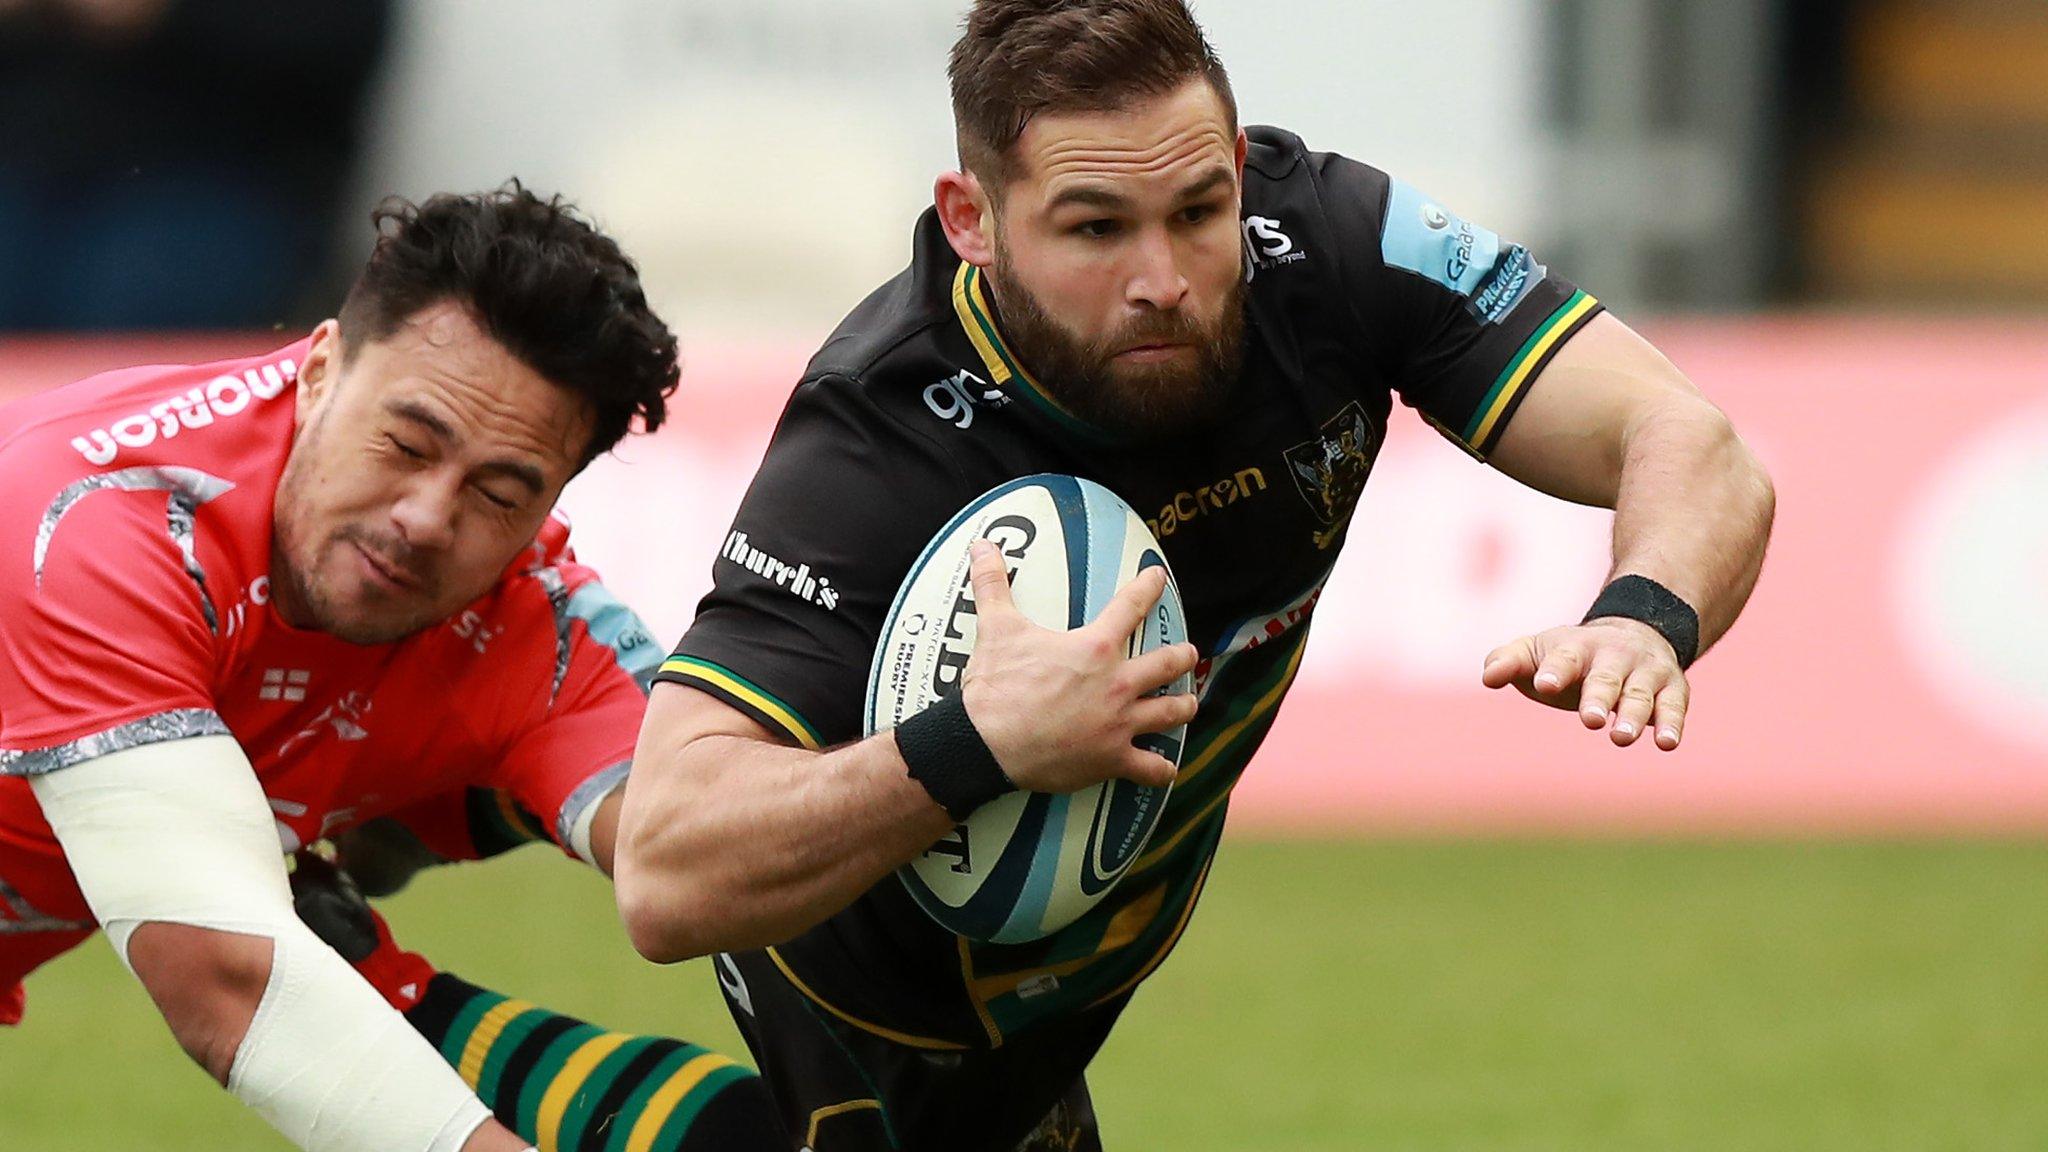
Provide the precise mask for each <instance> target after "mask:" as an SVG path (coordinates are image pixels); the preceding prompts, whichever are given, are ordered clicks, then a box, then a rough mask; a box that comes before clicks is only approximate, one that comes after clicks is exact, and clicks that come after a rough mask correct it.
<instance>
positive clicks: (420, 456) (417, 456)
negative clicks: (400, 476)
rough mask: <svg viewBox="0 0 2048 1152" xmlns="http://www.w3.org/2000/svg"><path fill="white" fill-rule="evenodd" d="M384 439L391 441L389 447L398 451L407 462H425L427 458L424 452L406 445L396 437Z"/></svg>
mask: <svg viewBox="0 0 2048 1152" xmlns="http://www.w3.org/2000/svg"><path fill="white" fill-rule="evenodd" d="M385 439H386V440H389V441H391V446H392V447H393V448H396V449H398V451H399V453H400V454H401V455H403V456H404V457H405V458H406V459H408V460H425V459H426V458H427V454H426V452H424V451H423V450H421V449H418V448H415V447H413V446H412V445H410V444H407V443H406V442H405V441H403V440H400V439H399V438H398V437H396V436H386V437H385Z"/></svg>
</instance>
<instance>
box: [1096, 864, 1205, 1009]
mask: <svg viewBox="0 0 2048 1152" xmlns="http://www.w3.org/2000/svg"><path fill="white" fill-rule="evenodd" d="M1214 863H1216V857H1214V856H1211V857H1209V858H1208V859H1207V860H1204V861H1203V862H1202V874H1201V875H1200V876H1197V877H1195V888H1194V891H1192V892H1190V893H1188V902H1187V906H1186V907H1184V908H1182V909H1181V910H1180V920H1179V921H1178V922H1176V923H1175V924H1174V926H1173V931H1172V932H1171V933H1170V934H1168V936H1167V937H1166V942H1165V943H1164V944H1161V945H1160V946H1159V951H1157V952H1154V953H1153V954H1152V959H1150V960H1147V961H1145V966H1144V967H1143V968H1140V969H1138V971H1137V972H1136V973H1134V974H1132V976H1131V978H1130V979H1129V980H1126V981H1124V982H1123V983H1121V984H1119V985H1117V986H1116V987H1115V988H1112V989H1110V991H1109V994H1108V995H1106V996H1104V997H1102V998H1101V999H1099V1000H1097V1001H1096V1002H1095V1003H1093V1004H1090V1005H1089V1007H1090V1008H1096V1007H1100V1006H1101V1005H1104V1004H1107V1003H1109V1002H1110V1001H1111V1000H1114V999H1116V998H1117V997H1119V996H1121V995H1123V994H1124V993H1126V992H1128V991H1130V990H1131V989H1133V988H1136V987H1137V986H1138V984H1139V983H1140V982H1141V981H1143V980H1144V979H1145V977H1147V976H1150V975H1151V974H1152V973H1153V972H1155V971H1157V970H1158V968H1159V966H1160V965H1161V964H1164V963H1166V956H1167V953H1169V952H1172V951H1173V946H1174V945H1175V944H1178V943H1180V937H1181V933H1183V932H1186V931H1187V930H1188V919H1189V918H1190V917H1192V916H1193V915H1194V914H1195V905H1197V904H1199V903H1201V901H1202V889H1203V888H1204V887H1205V886H1206V885H1207V884H1208V883H1209V866H1210V865H1212V864H1214Z"/></svg>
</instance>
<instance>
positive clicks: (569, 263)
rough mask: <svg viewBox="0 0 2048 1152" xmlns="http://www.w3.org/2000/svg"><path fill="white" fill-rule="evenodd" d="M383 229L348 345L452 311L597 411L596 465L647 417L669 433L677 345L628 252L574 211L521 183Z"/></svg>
mask: <svg viewBox="0 0 2048 1152" xmlns="http://www.w3.org/2000/svg"><path fill="white" fill-rule="evenodd" d="M370 220H371V223H372V225H373V226H374V227H375V228H376V230H377V245H376V248H375V249H374V250H373V251H372V252H371V254H370V261H369V263H368V265H366V266H365V267H364V268H363V271H362V274H361V275H360V276H358V277H357V278H356V282H355V285H354V287H352V288H350V289H349V293H348V298H347V300H346V301H345V302H344V303H343V304H342V308H341V332H342V338H343V340H344V341H345V342H347V343H354V342H358V341H361V342H373V341H376V340H381V339H383V338H384V337H387V336H389V335H391V334H392V333H393V332H395V331H397V330H398V327H399V326H400V325H401V324H403V323H405V321H406V320H407V319H408V318H410V317H412V316H414V315H416V314H418V313H419V312H420V310H421V309H423V308H426V307H428V306H430V305H434V304H438V303H441V302H443V301H450V300H452V301H455V302H457V303H459V304H461V305H463V306H464V307H466V308H468V309H469V311H470V313H471V314H472V315H473V316H474V317H475V318H476V320H477V322H478V323H479V324H480V325H481V326H482V327H483V329H484V331H486V332H488V333H489V334H490V335H491V336H492V338H494V339H496V340H497V341H498V342H499V343H500V344H502V345H504V346H505V349H506V351H508V352H510V353H512V354H513V355H514V356H516V357H518V358H519V360H520V361H521V362H523V363H525V364H526V365H527V366H528V367H530V368H532V369H533V370H534V371H535V372H538V373H540V375H541V376H543V377H545V378H546V379H547V380H549V381H550V382H552V383H554V384H555V385H557V386H558V387H562V388H566V389H568V390H570V391H572V392H575V393H576V394H578V395H579V396H581V397H583V398H584V400H586V401H587V402H589V404H590V406H591V409H592V412H593V413H594V415H595V417H596V420H595V424H594V427H593V428H592V431H591V436H590V443H589V445H588V446H587V447H586V448H585V449H584V453H583V460H584V462H585V463H588V462H590V461H591V460H593V459H595V458H597V457H598V456H600V455H602V454H604V453H605V452H608V451H610V450H611V449H612V447H613V446H614V445H616V444H617V443H618V442H619V441H620V440H622V439H624V438H625V436H626V433H627V432H629V431H630V430H631V429H632V426H633V422H634V419H635V418H636V417H637V418H638V420H639V422H640V427H641V428H642V429H643V430H645V431H648V432H652V431H654V430H655V429H656V428H659V427H661V424H662V421H663V420H664V419H666V418H667V416H668V398H669V395H670V394H671V393H673V392H674V391H675V389H676V383H677V381H678V380H679V379H680V377H681V369H680V368H679V367H678V365H677V360H676V338H675V335H674V334H673V333H671V332H670V331H669V329H668V325H667V324H664V323H663V322H662V320H661V317H659V316H656V315H655V314H654V312H653V310H652V309H650V308H649V307H648V306H647V295H646V293H645V292H643V291H642V290H641V287H640V271H639V269H638V268H636V267H635V266H634V264H633V262H632V261H631V260H629V259H627V258H626V255H625V253H624V252H622V251H620V250H619V245H618V242H617V241H614V240H613V239H612V238H611V237H609V236H606V235H605V234H604V233H602V232H600V231H598V230H597V228H596V227H595V226H594V225H592V224H591V223H590V222H589V221H588V220H586V219H584V218H583V216H582V215H581V214H580V213H579V212H577V210H576V209H575V207H574V206H573V205H571V204H568V203H567V202H565V201H564V200H563V199H562V198H561V197H560V196H551V197H549V198H547V199H545V200H543V199H541V198H540V197H539V196H537V195H535V194H534V193H533V192H531V191H529V190H528V189H527V188H526V187H525V186H524V185H522V184H521V183H520V182H519V181H517V180H512V181H509V182H507V183H506V184H505V185H504V186H502V187H500V188H498V189H496V190H494V191H491V192H479V193H474V194H470V195H456V194H453V193H442V194H441V195H437V196H432V197H429V198H428V199H427V200H426V201H425V202H423V203H420V204H414V203H412V202H410V201H407V200H404V199H401V198H398V197H392V198H390V199H387V200H385V201H384V202H383V203H381V204H379V205H378V206H377V209H376V210H375V211H374V212H372V213H371V214H370Z"/></svg>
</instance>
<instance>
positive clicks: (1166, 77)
mask: <svg viewBox="0 0 2048 1152" xmlns="http://www.w3.org/2000/svg"><path fill="white" fill-rule="evenodd" d="M946 74H947V76H948V77H949V78H950V79H951V80H952V85H953V124H954V129H955V132H956V133H957V135H958V139H959V146H960V164H961V166H962V167H964V168H966V169H967V170H968V171H970V172H973V173H974V174H975V175H977V176H980V177H982V179H983V180H984V181H986V182H990V183H992V184H993V185H994V187H992V188H990V191H991V193H995V194H1000V192H1001V186H1002V185H1003V184H1005V183H1007V182H1008V181H1009V179H1010V177H1011V176H1012V175H1013V173H1012V170H1011V162H1012V159H1013V157H1012V156H1011V150H1012V149H1013V148H1014V146H1015V145H1016V143H1017V138H1018V137H1019V136H1022V135H1023V134H1024V128H1025V126H1026V125H1028V124H1030V123H1031V118H1032V117H1034V116H1037V115H1040V114H1041V113H1047V112H1112V111H1115V110H1117V109H1119V108H1123V107H1126V106H1128V105H1130V104H1131V103H1133V102H1134V101H1137V100H1140V99H1143V98H1145V97H1149V96H1160V95H1164V94H1166V93H1168V92H1172V91H1173V90H1174V89H1176V88H1179V87H1180V86H1181V85H1183V84H1185V83H1187V82H1188V81H1189V80H1191V79H1193V78H1195V77H1197V76H1200V77H1202V78H1204V79H1206V80H1208V81H1209V84H1210V86H1211V87H1213V88H1215V90H1216V95H1217V96H1218V97H1219V98H1221V99H1222V101H1223V107H1224V110H1225V112H1226V113H1227V114H1228V115H1229V117H1230V123H1231V127H1232V128H1235V127H1236V126H1237V98H1236V96H1234V95H1233V94H1232V93H1231V90H1230V76H1229V74H1228V73H1226V72H1225V71H1224V70H1223V62H1222V61H1221V60H1219V59H1217V57H1216V50H1215V49H1213V48H1211V47H1210V46H1209V41H1208V40H1207V39H1206V38H1205V37H1204V36H1203V35H1202V28H1201V26H1200V25H1199V24H1196V23H1195V17H1194V14H1193V13H1191V12H1189V11H1188V6H1187V4H1186V2H1185V0H975V3H974V6H973V7H972V8H970V9H969V10H968V12H967V18H966V20H965V21H964V22H963V31H962V32H961V35H960V39H959V40H958V41H956V42H955V43H954V45H953V58H952V61H951V63H950V64H949V65H948V67H947V69H946Z"/></svg>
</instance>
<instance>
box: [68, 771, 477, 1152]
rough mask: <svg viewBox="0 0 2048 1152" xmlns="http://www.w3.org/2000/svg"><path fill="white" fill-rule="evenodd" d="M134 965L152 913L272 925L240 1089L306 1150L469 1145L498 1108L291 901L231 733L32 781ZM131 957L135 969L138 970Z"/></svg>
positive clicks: (258, 929)
mask: <svg viewBox="0 0 2048 1152" xmlns="http://www.w3.org/2000/svg"><path fill="white" fill-rule="evenodd" d="M30 783H31V784H32V785H33V787H34V789H35V793H36V799H37V800H38V801H39V802H40V803H41V805H42V808H43V813H44V815H45V816H46V817H47V818H48V819H49V821H50V826H51V827H52V828H53V829H54V830H55V831H56V833H57V838H58V840H59V841H60V842H62V844H63V846H64V854H65V856H66V858H67V859H68V860H69V862H70V864H71V870H72V872H73V874H75V875H76V876H77V878H78V884H79V888H80V890H81V891H83V892H84V893H85V897H86V900H87V901H88V902H89V903H90V904H91V905H92V910H93V914H94V916H96V917H97V918H98V919H99V921H100V923H101V925H102V926H104V927H105V928H106V930H107V935H108V937H109V939H111V940H112V941H113V943H114V947H115V950H116V951H117V952H119V953H120V955H121V959H122V962H123V963H124V964H125V963H128V941H129V938H130V937H131V936H133V935H134V932H135V929H136V928H137V927H138V926H140V925H142V924H144V923H148V922H151V921H156V922H161V923H170V924H184V925H189V926H192V927H195V928H205V929H211V930H214V931H218V932H233V933H238V934H241V935H247V936H261V937H265V938H267V939H269V940H270V941H271V944H272V953H271V966H270V982H269V985H268V987H267V988H266V989H265V990H264V993H263V999H262V1001H261V1003H260V1004H259V1005H258V1006H257V1009H256V1015H255V1018H254V1019H253V1020H251V1021H250V1023H249V1030H248V1033H247V1034H246V1035H245V1036H244V1037H243V1040H242V1043H241V1047H240V1048H239V1049H238V1050H237V1051H236V1053H235V1060H234V1065H233V1068H232V1069H231V1071H230V1073H229V1076H228V1090H229V1091H230V1092H232V1093H233V1094H234V1095H235V1097H236V1099H239V1100H241V1101H242V1102H243V1103H245V1104H247V1105H248V1106H249V1107H250V1108H252V1109H254V1110H255V1111H256V1112H257V1113H258V1114H259V1115H261V1116H262V1117H263V1118H264V1119H265V1120H268V1121H269V1122H270V1123H271V1124H272V1125H274V1126H275V1127H276V1128H277V1130H278V1131H279V1132H282V1133H283V1134H284V1135H285V1136H286V1137H288V1138H289V1139H291V1140H292V1141H293V1142H294V1143H296V1144H298V1145H299V1146H300V1147H301V1148H305V1149H308V1150H309V1152H412V1150H420V1152H456V1150H457V1149H460V1148H461V1147H462V1145H463V1144H464V1143H465V1142H467V1141H468V1139H469V1137H470V1136H471V1135H472V1134H473V1133H474V1132H475V1131H476V1129H477V1128H478V1127H479V1126H480V1125H482V1124H483V1123H484V1121H485V1120H487V1119H489V1116H490V1113H489V1111H488V1110H487V1109H485V1108H484V1106H483V1104H482V1103H481V1102H480V1101H478V1100H477V1098H476V1096H475V1094H473V1093H472V1092H471V1091H470V1090H469V1088H468V1086H467V1085H465V1084H464V1083H463V1082H462V1079H461V1077H459V1076H457V1075H456V1074H455V1071H454V1069H452V1068H450V1067H449V1066H448V1065H447V1064H446V1063H445V1062H444V1061H443V1060H442V1059H441V1058H440V1055H439V1054H438V1053H437V1052H435V1050H434V1048H433V1046H432V1045H430V1044H428V1043H427V1041H426V1040H425V1039H423V1038H422V1037H421V1036H420V1035H419V1034H418V1033H417V1032H414V1031H413V1030H412V1028H411V1026H410V1025H408V1024H407V1023H406V1022H405V1018H404V1017H402V1016H400V1015H399V1014H398V1013H397V1012H396V1011H395V1010H393V1009H392V1008H391V1007H390V1006H389V1005H388V1004H386V1003H385V1002H384V1000H383V998H382V997H380V996H378V995H377V993H376V992H374V991H372V990H371V988H370V986H369V985H368V984H366V983H364V982H363V979H362V978H361V977H360V976H358V975H357V974H356V972H355V970H354V969H352V968H350V967H349V966H348V964H347V962H345V961H343V960H342V958H341V957H340V956H338V955H336V954H335V952H334V950H333V949H332V948H329V947H328V946H327V945H326V944H325V943H323V942H322V941H321V940H320V939H319V938H318V937H317V936H314V935H313V933H312V932H311V930H309V929H308V928H307V927H306V926H305V925H304V924H303V923H301V922H300V921H299V918H298V916H297V915H296V914H295V913H294V912H293V911H292V899H291V888H290V885H289V883H288V882H287V880H286V878H285V871H284V864H283V859H282V855H281V853H280V851H279V842H278V836H277V829H276V825H275V823H274V821H273V820H272V817H271V814H270V807H269V803H268V801H266V800H265V798H264V796H263V791H262V788H261V786H260V785H258V784H257V782H256V774H255V772H254V771H253V770H252V769H251V768H250V766H249V761H248V758H247V757H246V756H244V755H243V753H242V750H241V748H240V746H239V745H237V744H236V743H235V742H234V740H233V739H231V738H229V737H225V736H201V737H194V738H190V739H185V740H177V741H170V742H166V743H160V744H151V745H147V746H145V747H141V748H132V749H128V750H126V751H122V752H116V753H113V754H111V755H107V756H102V757H100V758H98V759H95V760H90V761H87V762H85V763H83V764H78V765H74V766H72V767H69V768H65V769H63V770H61V771H57V772H51V773H49V774H47V775H44V776H38V777H35V778H34V779H32V780H31V782H30ZM131 967H132V965H131Z"/></svg>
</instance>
